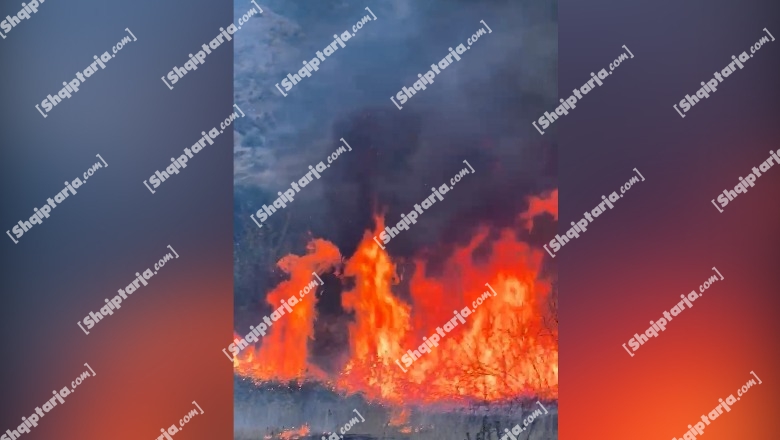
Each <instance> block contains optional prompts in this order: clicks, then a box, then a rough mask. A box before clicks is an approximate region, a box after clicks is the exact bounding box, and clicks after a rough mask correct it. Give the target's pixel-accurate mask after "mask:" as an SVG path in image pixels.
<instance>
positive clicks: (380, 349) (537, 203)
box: [234, 191, 558, 419]
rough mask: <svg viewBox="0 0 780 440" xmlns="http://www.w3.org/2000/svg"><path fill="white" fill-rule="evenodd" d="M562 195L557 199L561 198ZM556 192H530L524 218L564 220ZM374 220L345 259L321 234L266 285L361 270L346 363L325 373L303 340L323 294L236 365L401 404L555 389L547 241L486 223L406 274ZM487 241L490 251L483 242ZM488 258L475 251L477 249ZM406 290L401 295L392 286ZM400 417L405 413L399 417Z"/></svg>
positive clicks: (283, 292) (262, 375)
mask: <svg viewBox="0 0 780 440" xmlns="http://www.w3.org/2000/svg"><path fill="white" fill-rule="evenodd" d="M553 197H554V199H553ZM553 200H554V201H555V202H557V191H555V192H554V193H551V194H549V195H546V196H543V197H540V198H535V197H532V198H531V199H530V200H529V206H530V209H529V212H528V213H523V214H521V215H519V216H518V217H517V222H518V224H517V226H518V228H516V229H522V228H525V227H527V223H528V220H532V218H533V217H534V216H535V215H539V214H541V213H543V212H546V213H549V214H551V215H552V216H553V217H554V218H556V219H557V215H558V212H557V211H558V209H557V203H554V202H553ZM374 229H375V231H366V232H365V234H364V236H363V240H362V242H361V243H360V245H359V246H358V248H357V250H356V252H355V254H354V255H352V256H351V257H350V258H349V259H348V260H347V261H345V262H342V259H341V256H340V253H339V251H338V249H337V248H336V246H335V245H333V244H332V243H330V242H328V241H326V240H320V239H316V240H313V241H312V242H311V243H310V245H309V248H308V252H307V254H306V255H304V256H293V255H290V256H287V257H284V258H283V259H282V260H280V262H279V267H280V268H282V269H283V270H284V271H285V272H287V273H289V274H290V280H289V281H286V282H283V283H281V284H280V285H279V286H277V287H276V288H275V289H274V290H273V291H272V292H270V293H269V294H268V301H269V302H270V304H272V305H273V306H275V307H278V305H279V301H280V300H281V299H282V298H287V297H289V296H291V295H293V294H294V293H295V292H296V289H299V288H300V287H299V286H301V285H304V284H306V283H307V282H308V281H309V279H310V278H311V273H312V271H316V272H317V273H320V274H321V273H323V272H326V271H332V270H333V269H342V272H341V274H340V275H339V276H340V277H341V278H342V279H345V278H350V279H352V280H354V287H352V288H351V290H345V291H343V292H342V307H343V308H344V310H346V311H348V312H353V313H354V320H353V322H351V323H350V327H349V353H348V358H347V359H348V360H347V361H346V363H345V364H344V366H343V368H342V369H341V371H340V373H339V374H338V375H336V376H335V377H333V376H328V375H327V374H325V373H324V372H323V371H322V370H320V369H319V368H318V367H317V366H316V365H314V364H312V363H310V362H308V361H307V351H306V350H307V341H308V339H309V338H312V336H313V322H314V320H315V319H316V313H315V309H314V301H316V300H317V296H316V295H311V296H310V297H307V298H306V299H305V300H304V303H305V304H299V305H297V306H296V307H295V309H294V310H293V312H292V313H291V314H290V316H282V317H281V318H280V319H279V320H278V321H277V322H275V323H274V325H273V327H272V328H271V329H269V334H268V336H266V337H264V338H263V340H262V341H261V344H260V345H261V346H260V347H249V348H247V349H246V350H245V351H244V352H242V354H241V355H240V356H239V357H238V358H236V360H235V363H234V366H235V371H236V373H237V374H238V375H240V376H243V377H247V378H251V379H254V380H258V381H268V380H282V381H285V380H292V379H298V380H306V379H309V380H319V381H322V382H326V383H328V384H330V385H331V386H332V387H333V388H334V389H336V390H337V391H340V392H346V393H358V392H360V393H363V394H364V395H365V396H366V397H368V398H369V399H372V400H377V401H381V402H388V403H393V404H402V403H421V404H428V403H459V402H465V401H467V400H471V401H474V400H488V401H503V400H508V399H512V398H516V397H538V398H539V397H540V398H551V399H555V398H557V397H558V342H557V340H558V335H557V328H547V327H546V326H545V324H544V323H545V316H548V315H549V313H550V312H549V309H548V296H549V295H550V293H551V283H550V280H548V279H545V278H543V277H541V276H540V272H541V267H542V261H543V258H544V251H543V250H541V249H536V248H532V247H530V246H529V245H528V244H527V243H525V242H523V241H520V240H518V239H517V234H516V232H515V229H509V228H507V229H504V230H501V231H499V233H498V234H496V233H495V231H493V233H492V234H491V233H490V230H489V229H488V228H480V229H478V230H477V232H476V233H475V234H474V236H473V237H471V240H470V241H469V243H467V244H466V245H464V246H462V247H459V248H456V249H455V251H454V252H453V253H452V254H451V256H450V257H449V258H448V259H447V260H446V261H445V262H444V263H443V264H442V265H441V266H440V267H439V268H438V269H439V270H437V275H436V276H435V277H434V276H431V275H429V274H427V272H426V270H427V269H428V266H429V262H428V261H427V260H426V258H424V257H423V256H418V257H416V258H414V259H413V263H414V271H413V275H412V276H411V278H410V279H408V280H401V279H400V277H399V276H398V275H397V270H396V269H397V267H398V264H399V263H400V261H393V259H392V258H391V257H390V255H389V254H388V253H387V252H386V251H385V250H382V249H381V248H379V246H377V244H376V243H375V242H374V241H373V240H372V238H371V237H372V236H373V235H375V234H378V233H379V232H380V231H382V230H383V229H384V220H383V218H382V217H381V216H376V217H375V228H374ZM485 245H488V246H487V249H489V252H484V249H485V248H486V246H485ZM478 248H479V249H480V250H481V252H479V254H480V257H479V258H475V257H474V255H475V250H477V249H478ZM485 283H489V284H490V285H491V286H492V287H493V288H494V289H495V290H496V292H497V293H498V295H497V296H496V297H495V298H490V299H488V300H487V301H485V302H484V303H483V304H482V305H481V306H480V307H478V308H477V309H476V310H475V311H474V312H473V313H472V314H471V315H470V316H468V318H466V323H465V324H461V325H458V326H457V327H456V328H455V329H454V330H453V331H451V332H450V333H448V334H447V335H446V336H445V337H443V338H442V340H441V342H440V343H439V346H438V347H434V348H433V349H432V350H431V352H430V353H428V354H426V355H425V356H423V357H421V358H420V359H418V360H417V361H415V362H414V363H413V364H412V365H411V366H410V367H409V368H408V372H407V373H404V372H403V371H401V369H399V368H398V365H397V364H396V363H395V361H396V360H397V359H401V357H402V356H403V355H404V354H405V353H406V352H407V350H409V349H412V350H413V349H415V348H417V347H418V346H419V345H420V344H421V343H422V337H423V336H427V335H430V334H432V333H434V332H436V327H437V326H440V325H442V324H443V323H445V322H447V321H448V320H450V319H452V317H453V316H454V314H453V311H454V310H461V309H462V308H463V307H467V306H468V307H470V306H471V305H472V302H473V301H474V300H475V299H476V298H477V297H478V296H479V295H480V294H481V293H482V292H483V291H485ZM402 288H403V289H404V290H407V291H408V294H407V295H404V297H407V296H408V297H409V298H410V300H409V301H405V300H402V299H400V297H399V295H397V294H396V293H394V292H395V291H396V290H395V289H402ZM399 418H400V419H403V418H404V417H403V416H401V417H399Z"/></svg>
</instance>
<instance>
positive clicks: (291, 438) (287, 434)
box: [279, 425, 309, 440]
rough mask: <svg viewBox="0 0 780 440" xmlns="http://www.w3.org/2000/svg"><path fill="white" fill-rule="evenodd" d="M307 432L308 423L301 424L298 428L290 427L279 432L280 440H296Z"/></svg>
mask: <svg viewBox="0 0 780 440" xmlns="http://www.w3.org/2000/svg"><path fill="white" fill-rule="evenodd" d="M308 434H309V425H303V426H301V427H300V428H290V429H286V430H284V431H282V432H280V433H279V438H280V439H281V440H298V439H301V438H303V437H306V436H307V435H308Z"/></svg>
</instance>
